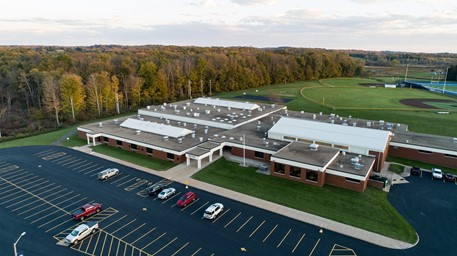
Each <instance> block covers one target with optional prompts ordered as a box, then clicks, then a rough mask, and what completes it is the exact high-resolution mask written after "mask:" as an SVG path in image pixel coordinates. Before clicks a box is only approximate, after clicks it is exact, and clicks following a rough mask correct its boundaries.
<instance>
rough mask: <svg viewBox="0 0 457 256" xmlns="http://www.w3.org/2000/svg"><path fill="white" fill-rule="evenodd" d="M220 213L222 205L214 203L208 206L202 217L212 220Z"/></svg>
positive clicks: (222, 209) (222, 208)
mask: <svg viewBox="0 0 457 256" xmlns="http://www.w3.org/2000/svg"><path fill="white" fill-rule="evenodd" d="M222 211H224V205H223V204H221V203H214V204H212V205H210V206H209V207H208V208H206V210H205V213H204V214H203V217H205V218H206V219H210V220H212V219H214V218H216V217H217V215H219V213H221V212H222Z"/></svg>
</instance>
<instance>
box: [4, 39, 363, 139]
mask: <svg viewBox="0 0 457 256" xmlns="http://www.w3.org/2000/svg"><path fill="white" fill-rule="evenodd" d="M362 72H363V65H362V63H361V62H359V61H358V60H354V59H353V58H351V57H349V55H348V54H347V53H344V52H341V51H330V50H322V49H304V48H273V49H258V48H246V47H232V48H222V47H177V46H93V47H6V46H5V47H0V132H1V133H2V136H3V137H5V136H16V135H19V134H22V133H34V132H37V131H42V130H46V129H53V128H56V127H59V126H61V125H62V124H68V123H74V122H76V121H81V120H90V119H92V118H95V117H101V116H107V115H112V114H116V113H122V112H128V111H134V110H136V109H137V108H139V107H141V106H145V105H148V104H159V103H162V102H171V101H176V100H181V99H187V98H191V97H193V98H195V97H199V96H202V95H206V96H208V95H212V94H215V93H218V92H222V91H232V90H240V89H245V88H252V87H259V86H264V85H269V84H284V83H289V82H295V81H305V80H313V79H319V78H330V77H339V76H345V77H350V76H359V75H361V74H362ZM278 86H280V85H278Z"/></svg>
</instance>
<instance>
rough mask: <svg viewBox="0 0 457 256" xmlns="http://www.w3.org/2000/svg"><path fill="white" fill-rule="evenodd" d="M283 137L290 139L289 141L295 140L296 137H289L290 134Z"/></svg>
mask: <svg viewBox="0 0 457 256" xmlns="http://www.w3.org/2000/svg"><path fill="white" fill-rule="evenodd" d="M284 139H285V140H291V141H296V140H297V138H295V137H290V136H284Z"/></svg>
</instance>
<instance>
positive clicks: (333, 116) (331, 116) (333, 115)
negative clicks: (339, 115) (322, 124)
mask: <svg viewBox="0 0 457 256" xmlns="http://www.w3.org/2000/svg"><path fill="white" fill-rule="evenodd" d="M321 113H322V112H321ZM330 118H335V114H330Z"/></svg>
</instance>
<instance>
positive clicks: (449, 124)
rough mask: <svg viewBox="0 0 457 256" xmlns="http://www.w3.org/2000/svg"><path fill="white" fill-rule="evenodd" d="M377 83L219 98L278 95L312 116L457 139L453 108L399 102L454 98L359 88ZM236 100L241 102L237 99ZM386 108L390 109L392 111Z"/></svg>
mask: <svg viewBox="0 0 457 256" xmlns="http://www.w3.org/2000/svg"><path fill="white" fill-rule="evenodd" d="M403 76H404V73H403ZM377 82H378V81H377V80H375V79H365V78H332V79H321V80H318V81H309V82H297V83H291V84H275V85H268V86H264V87H259V88H252V89H249V90H242V91H235V92H227V93H221V94H219V95H218V97H221V98H227V99H233V98H234V97H235V96H240V95H243V92H246V94H250V95H260V96H269V95H276V96H279V97H287V98H293V99H294V100H292V101H290V102H289V103H287V104H286V105H287V108H288V109H290V110H295V111H302V110H303V111H305V112H309V113H319V112H322V113H324V114H331V113H334V114H338V115H340V116H352V117H353V118H361V119H368V120H375V121H376V120H384V121H386V122H391V123H403V124H407V125H408V127H409V130H410V131H413V132H420V133H428V134H437V135H443V136H450V137H457V125H455V124H456V123H457V115H456V114H455V110H454V108H452V109H451V108H449V109H446V110H436V111H431V110H424V109H417V108H416V109H414V108H411V107H408V106H406V105H403V104H400V103H399V102H398V101H399V100H400V99H403V98H431V99H449V100H454V101H455V100H456V99H455V98H452V97H447V96H443V95H442V94H437V93H432V92H427V91H424V90H416V89H412V90H410V89H399V88H397V89H389V88H376V89H372V88H367V87H365V86H360V85H359V83H377ZM332 86H333V87H332ZM343 87H344V88H343ZM349 87H353V88H349ZM300 91H303V92H304V93H305V95H308V94H309V96H310V97H313V99H314V100H315V101H317V102H319V103H322V98H323V97H324V96H325V103H326V104H329V105H336V106H344V107H350V106H349V105H348V104H349V103H350V104H351V107H354V106H355V107H357V108H358V109H349V108H348V109H336V110H333V109H332V108H331V107H324V106H322V105H321V104H316V103H313V102H312V101H309V100H306V99H304V98H303V97H302V96H301V95H300ZM237 100H240V99H239V98H238V99H237ZM337 104H339V105H337ZM453 105H455V104H453ZM368 108H374V109H368ZM386 108H390V110H387V109H386ZM437 111H451V113H450V114H449V115H439V114H437V113H436V112H437ZM437 127H439V129H437Z"/></svg>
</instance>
